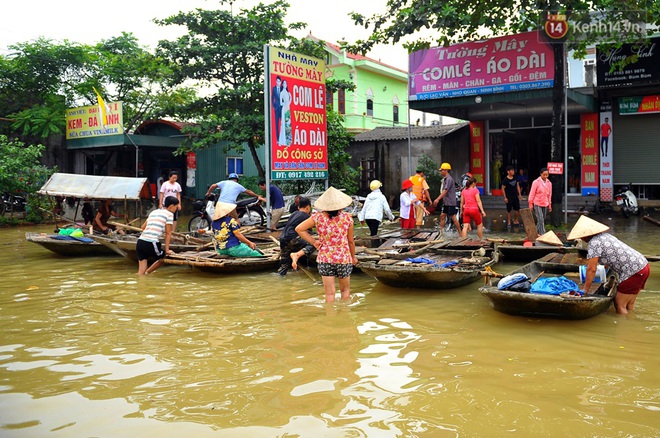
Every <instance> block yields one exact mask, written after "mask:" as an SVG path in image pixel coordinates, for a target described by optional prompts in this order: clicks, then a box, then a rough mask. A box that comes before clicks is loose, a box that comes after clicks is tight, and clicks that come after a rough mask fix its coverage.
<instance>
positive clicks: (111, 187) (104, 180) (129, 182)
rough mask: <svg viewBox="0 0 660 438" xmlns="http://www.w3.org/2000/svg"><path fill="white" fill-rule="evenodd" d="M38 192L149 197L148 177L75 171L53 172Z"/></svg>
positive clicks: (94, 197)
mask: <svg viewBox="0 0 660 438" xmlns="http://www.w3.org/2000/svg"><path fill="white" fill-rule="evenodd" d="M37 193H39V194H42V195H50V196H65V197H75V198H89V199H114V200H117V199H140V198H148V197H149V189H148V187H147V178H128V177H122V176H96V175H76V174H73V173H55V174H53V176H51V177H50V179H49V180H48V181H47V182H46V184H44V185H43V187H41V189H39V191H38V192H37ZM140 195H142V196H140Z"/></svg>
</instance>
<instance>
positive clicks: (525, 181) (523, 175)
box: [516, 169, 529, 196]
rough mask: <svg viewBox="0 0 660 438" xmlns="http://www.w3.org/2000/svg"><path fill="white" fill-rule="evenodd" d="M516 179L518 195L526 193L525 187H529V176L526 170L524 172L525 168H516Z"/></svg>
mask: <svg viewBox="0 0 660 438" xmlns="http://www.w3.org/2000/svg"><path fill="white" fill-rule="evenodd" d="M516 179H517V180H518V185H519V186H520V195H521V196H525V195H527V193H528V190H527V189H529V178H528V177H527V172H525V169H518V176H517V177H516Z"/></svg>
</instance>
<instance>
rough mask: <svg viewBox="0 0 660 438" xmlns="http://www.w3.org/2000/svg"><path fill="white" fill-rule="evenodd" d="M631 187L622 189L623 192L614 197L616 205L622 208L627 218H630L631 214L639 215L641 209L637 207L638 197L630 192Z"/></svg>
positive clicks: (620, 191)
mask: <svg viewBox="0 0 660 438" xmlns="http://www.w3.org/2000/svg"><path fill="white" fill-rule="evenodd" d="M631 185H632V184H630V185H627V186H623V187H621V190H619V192H618V193H617V194H616V195H614V201H615V202H616V205H618V206H619V207H621V212H622V213H623V215H624V216H625V217H629V216H630V215H631V214H635V215H639V214H640V209H639V206H638V205H637V197H636V196H635V194H634V193H633V192H632V191H631V190H630V186H631Z"/></svg>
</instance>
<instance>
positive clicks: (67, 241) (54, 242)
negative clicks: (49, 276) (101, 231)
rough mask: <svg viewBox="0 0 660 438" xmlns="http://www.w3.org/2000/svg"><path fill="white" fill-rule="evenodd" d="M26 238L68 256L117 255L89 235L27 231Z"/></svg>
mask: <svg viewBox="0 0 660 438" xmlns="http://www.w3.org/2000/svg"><path fill="white" fill-rule="evenodd" d="M25 240H27V241H28V242H32V243H36V244H37V245H40V246H42V247H44V248H46V249H47V250H49V251H52V252H54V253H56V254H59V255H62V256H67V257H91V256H108V255H115V253H114V252H113V251H112V250H111V249H108V248H106V247H105V246H103V245H101V244H100V243H98V242H95V241H93V240H91V239H89V236H85V237H81V238H75V237H71V236H60V235H58V234H45V233H25Z"/></svg>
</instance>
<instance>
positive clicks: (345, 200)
mask: <svg viewBox="0 0 660 438" xmlns="http://www.w3.org/2000/svg"><path fill="white" fill-rule="evenodd" d="M352 203H353V200H352V199H351V197H350V196H348V195H347V194H345V193H342V192H341V191H339V190H337V189H336V188H334V187H330V188H329V189H328V190H326V191H325V192H323V194H322V195H321V196H319V199H317V200H316V202H315V203H314V208H315V209H317V210H320V211H335V210H342V209H344V208H346V207H348V206H349V205H351V204H352Z"/></svg>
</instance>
